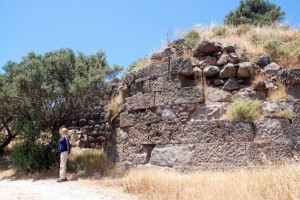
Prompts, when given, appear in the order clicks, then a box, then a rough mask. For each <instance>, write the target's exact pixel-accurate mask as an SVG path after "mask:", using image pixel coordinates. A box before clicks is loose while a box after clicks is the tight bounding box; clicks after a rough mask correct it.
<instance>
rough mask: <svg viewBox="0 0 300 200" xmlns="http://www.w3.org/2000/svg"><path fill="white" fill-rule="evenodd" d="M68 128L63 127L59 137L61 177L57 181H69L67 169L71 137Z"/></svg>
mask: <svg viewBox="0 0 300 200" xmlns="http://www.w3.org/2000/svg"><path fill="white" fill-rule="evenodd" d="M67 132H68V129H66V128H62V129H61V132H60V136H61V138H60V139H59V144H58V152H59V153H60V169H59V179H57V182H63V181H67V178H66V171H67V160H68V157H69V153H70V144H69V138H68V135H67Z"/></svg>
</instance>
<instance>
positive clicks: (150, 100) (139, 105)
mask: <svg viewBox="0 0 300 200" xmlns="http://www.w3.org/2000/svg"><path fill="white" fill-rule="evenodd" d="M151 107H154V93H147V94H139V95H134V96H132V97H128V98H127V99H126V108H127V110H129V111H130V110H139V109H145V108H151Z"/></svg>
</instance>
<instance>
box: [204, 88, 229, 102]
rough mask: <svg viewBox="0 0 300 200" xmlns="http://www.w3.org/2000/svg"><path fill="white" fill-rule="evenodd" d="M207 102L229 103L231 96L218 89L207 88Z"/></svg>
mask: <svg viewBox="0 0 300 200" xmlns="http://www.w3.org/2000/svg"><path fill="white" fill-rule="evenodd" d="M207 90H208V92H207V95H208V96H207V101H210V102H230V101H231V97H232V95H231V94H230V93H229V92H227V91H224V90H222V89H219V88H214V87H208V88H207Z"/></svg>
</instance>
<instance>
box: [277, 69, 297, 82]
mask: <svg viewBox="0 0 300 200" xmlns="http://www.w3.org/2000/svg"><path fill="white" fill-rule="evenodd" d="M277 78H278V80H279V81H281V82H284V83H286V84H296V83H297V84H299V83H300V68H289V69H283V70H280V71H279V72H278V74H277Z"/></svg>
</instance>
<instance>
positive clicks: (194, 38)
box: [184, 29, 200, 49]
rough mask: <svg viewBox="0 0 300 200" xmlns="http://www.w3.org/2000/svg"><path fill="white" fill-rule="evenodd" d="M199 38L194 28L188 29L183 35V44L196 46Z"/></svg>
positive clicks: (191, 46) (190, 46)
mask: <svg viewBox="0 0 300 200" xmlns="http://www.w3.org/2000/svg"><path fill="white" fill-rule="evenodd" d="M199 40H200V36H199V33H198V32H197V31H196V30H194V29H192V30H190V31H188V32H187V33H186V34H185V36H184V43H185V45H186V46H187V47H189V48H191V49H192V48H194V47H195V46H196V44H197V43H198V42H199Z"/></svg>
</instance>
